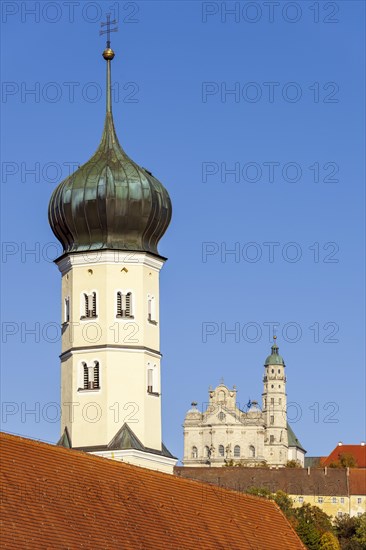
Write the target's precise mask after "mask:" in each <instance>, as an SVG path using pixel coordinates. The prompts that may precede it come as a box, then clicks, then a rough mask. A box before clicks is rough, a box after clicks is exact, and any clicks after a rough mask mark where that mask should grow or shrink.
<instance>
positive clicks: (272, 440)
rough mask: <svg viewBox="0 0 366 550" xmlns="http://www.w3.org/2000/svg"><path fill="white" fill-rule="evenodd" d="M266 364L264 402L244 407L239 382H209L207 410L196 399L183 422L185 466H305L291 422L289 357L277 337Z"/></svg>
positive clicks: (300, 446) (303, 454)
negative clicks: (281, 350)
mask: <svg viewBox="0 0 366 550" xmlns="http://www.w3.org/2000/svg"><path fill="white" fill-rule="evenodd" d="M264 369H265V370H264V377H263V393H262V408H260V407H259V405H258V403H257V402H256V401H252V402H250V403H248V406H247V410H246V411H243V410H241V409H240V407H239V405H238V403H237V399H236V396H237V390H236V387H235V386H234V387H233V388H232V389H230V388H228V387H227V386H225V384H224V383H221V384H220V385H219V386H217V387H216V388H215V389H211V388H210V390H209V400H208V405H207V408H206V410H205V411H203V412H200V411H199V410H198V408H197V404H196V403H192V408H191V409H190V410H189V411H188V412H187V414H186V417H185V420H184V425H183V428H184V431H183V433H184V458H183V464H184V465H185V466H200V467H205V466H225V465H228V466H234V465H238V464H240V465H243V466H265V465H268V466H270V467H283V466H285V465H286V463H287V462H288V461H289V460H296V461H298V462H299V463H300V464H301V466H304V457H305V452H306V451H305V450H304V449H303V447H302V445H301V444H300V442H299V441H298V439H297V438H296V436H295V434H294V432H293V431H292V429H291V427H290V425H289V424H288V422H287V412H286V409H287V396H286V374H285V362H284V360H283V358H282V357H281V355H279V353H278V346H277V343H276V337H274V343H273V346H272V349H271V354H270V355H269V356H268V357H267V359H266V360H265V364H264Z"/></svg>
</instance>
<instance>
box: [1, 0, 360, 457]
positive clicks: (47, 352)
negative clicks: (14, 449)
mask: <svg viewBox="0 0 366 550" xmlns="http://www.w3.org/2000/svg"><path fill="white" fill-rule="evenodd" d="M109 5H111V6H112V8H113V10H116V9H117V8H118V10H119V14H115V15H117V17H118V18H119V32H118V34H114V35H112V38H113V42H112V45H113V47H114V49H115V51H116V58H115V60H114V61H113V80H114V82H115V89H116V90H117V88H118V91H119V94H118V96H117V97H115V99H116V101H115V103H114V117H115V124H116V128H117V131H118V135H119V138H120V141H121V143H122V145H123V146H124V148H125V149H126V151H127V153H128V154H129V155H130V156H131V157H132V158H133V159H134V160H135V161H136V162H138V163H139V164H141V165H142V166H145V167H146V168H147V169H149V170H150V171H152V172H153V173H154V175H156V176H157V177H158V178H159V179H160V180H161V181H162V182H163V184H164V185H165V186H166V188H167V189H168V191H169V193H170V196H171V198H172V202H173V220H172V223H171V225H170V227H169V230H168V232H167V234H166V236H165V237H164V238H163V240H162V241H161V244H160V252H161V254H162V255H164V256H167V257H168V258H169V260H168V262H167V263H166V265H165V266H164V268H163V271H162V275H161V323H160V325H161V350H162V353H163V356H164V357H163V363H162V365H163V370H162V373H163V374H162V376H163V430H164V441H165V443H166V445H167V446H168V448H169V449H170V450H171V451H172V452H173V453H175V454H176V455H177V456H179V457H181V456H182V448H183V436H182V427H181V424H182V422H183V419H184V415H185V412H186V410H187V409H188V408H189V406H190V402H191V401H192V400H195V401H198V402H199V403H200V404H201V403H202V402H205V401H206V400H207V390H208V386H209V385H210V384H212V385H216V384H217V383H219V381H220V378H221V377H224V380H225V382H226V383H227V384H228V385H230V386H231V385H233V384H236V386H237V388H238V391H239V400H240V401H241V402H243V403H246V402H247V400H248V398H249V397H250V398H251V399H255V398H257V399H259V400H260V396H261V392H262V376H263V362H264V359H265V357H266V356H267V355H268V353H269V349H270V334H269V332H270V330H269V326H268V323H272V322H273V323H278V329H277V335H278V343H279V346H280V353H281V354H282V355H283V356H284V358H285V361H286V365H287V379H288V384H287V391H288V400H289V401H290V402H291V403H296V406H295V405H291V407H290V409H289V416H290V417H291V418H294V419H295V420H296V422H295V423H293V424H292V426H293V428H294V430H295V432H296V434H297V435H298V437H299V438H300V440H301V442H302V443H303V445H304V446H305V448H306V449H307V450H308V454H309V455H319V454H327V453H328V452H330V450H331V449H332V448H333V447H334V446H335V445H336V443H337V442H338V441H339V440H342V441H344V442H348V443H358V442H360V441H361V440H362V439H364V438H365V434H364V428H365V424H364V421H363V418H364V417H365V355H364V350H365V305H364V304H365V301H364V299H365V296H364V279H365V264H364V260H365V242H364V226H365V223H364V222H365V209H364V175H365V174H364V164H363V155H364V150H365V139H364V131H365V126H364V106H363V96H364V92H365V88H364V61H365V60H364V53H363V52H364V25H365V17H364V7H365V5H364V3H363V2H352V1H347V2H330V3H329V2H328V3H327V2H315V3H314V2H294V3H291V5H290V6H289V5H288V3H284V2H280V3H279V5H278V6H277V5H276V6H272V7H271V8H269V6H268V5H267V3H266V2H256V3H255V5H254V4H253V3H248V2H240V3H239V2H236V3H235V2H226V3H225V2H224V3H221V2H203V3H201V2H196V1H195V2H192V1H191V2H189V1H185V2H153V1H149V2H138V3H135V2H119V3H118V2H114V3H112V2H111V3H109V2H102V3H98V2H96V3H95V2H94V3H93V2H77V3H74V4H73V5H72V6H71V5H70V4H69V5H68V6H67V5H65V3H64V2H57V6H58V9H56V8H55V3H49V2H18V3H17V2H2V5H1V8H2V31H3V32H2V78H3V81H4V84H3V95H2V105H1V106H2V111H3V118H2V159H3V162H2V171H3V174H2V183H1V186H2V199H3V200H2V240H3V256H2V268H3V278H2V281H3V289H2V292H3V294H2V323H3V329H4V328H5V333H4V330H3V341H4V340H5V343H4V344H3V352H2V353H3V355H2V392H3V394H2V398H3V400H4V401H6V402H13V403H15V404H17V405H14V407H17V406H18V405H19V412H17V413H15V414H14V415H12V416H9V417H8V419H7V421H6V422H4V423H3V425H2V429H3V430H6V431H12V432H16V433H20V434H26V435H28V436H31V437H36V438H42V439H45V440H49V441H56V440H57V438H58V436H59V425H58V423H57V422H56V423H52V422H47V421H46V420H45V419H44V418H42V414H40V417H39V418H35V417H34V416H31V415H25V416H24V415H23V418H22V416H21V414H20V410H21V409H22V405H21V403H22V402H23V403H25V404H26V405H23V413H24V407H27V408H28V409H31V408H34V406H35V403H39V404H40V405H39V406H40V409H41V410H42V407H44V406H45V405H46V404H47V403H51V402H56V403H58V402H59V400H60V394H59V390H60V367H59V359H58V355H59V353H60V348H61V344H60V341H59V340H58V341H55V342H52V340H57V337H56V336H55V330H54V324H55V323H58V322H59V318H60V275H59V272H58V269H57V267H56V266H55V265H54V264H53V263H52V261H51V260H52V258H53V257H54V256H55V254H56V251H57V248H55V246H54V245H53V244H52V243H56V241H55V238H54V236H53V234H52V232H51V230H50V228H49V226H48V221H47V207H48V201H49V198H50V195H51V192H52V190H53V189H54V187H55V186H56V185H57V184H58V183H59V181H61V179H63V178H64V177H66V175H68V170H69V166H70V164H71V165H75V164H76V163H83V162H85V161H86V160H88V159H89V158H90V156H91V155H92V153H93V152H94V150H95V149H96V147H97V145H98V142H99V139H100V136H101V132H102V126H103V119H104V95H103V93H104V82H105V64H104V61H103V59H102V56H101V52H102V50H103V47H104V40H103V39H102V38H100V37H99V36H98V33H99V22H100V20H101V17H102V16H103V17H104V14H105V12H106V11H107V10H108V6H109ZM235 5H237V6H238V8H235ZM72 8H73V9H72ZM232 8H234V9H236V10H237V11H236V12H235V13H233V14H230V13H228V10H230V9H232ZM32 9H35V10H36V12H35V13H33V14H32V13H30V10H32ZM272 9H273V11H272ZM225 10H226V11H225ZM72 12H73V13H72ZM31 89H33V90H36V92H35V93H33V94H31V93H28V92H29V90H31ZM230 91H232V92H234V93H231V94H230V93H228V92H230ZM101 94H102V97H100V99H99V100H98V97H99V96H100V95H101ZM94 98H96V99H97V100H96V101H93V99H94ZM31 169H33V170H35V173H30V172H28V170H31ZM233 169H235V170H236V172H235V173H229V172H227V171H228V170H233ZM205 243H206V244H205ZM207 243H210V244H207ZM235 243H238V244H235ZM264 243H277V244H275V245H269V244H264ZM289 243H292V244H289ZM293 243H295V244H293ZM235 247H236V251H237V254H239V256H235V255H234V254H231V255H230V254H226V255H225V250H232V249H235ZM30 249H35V250H36V253H35V254H33V255H32V254H26V250H30ZM271 253H273V254H272V255H271ZM254 260H257V261H254ZM291 260H297V261H291ZM10 323H13V324H10ZM22 323H23V325H22ZM36 323H38V325H36ZM207 323H209V324H207ZM235 326H236V329H237V330H239V331H240V333H239V334H238V333H237V334H236V335H235V334H234V335H230V334H226V336H225V327H226V328H227V329H228V330H229V329H233V328H234V327H235ZM32 327H36V331H37V332H38V333H39V337H38V334H37V335H36V336H34V335H30V334H26V330H28V329H30V328H32ZM310 327H312V328H310ZM11 330H14V331H16V334H14V335H10V334H8V333H9V331H11ZM209 330H210V331H211V332H213V334H210V335H208V334H207V331H209ZM300 331H301V332H300ZM36 340H38V341H36ZM48 415H49V417H51V415H52V411H51V409H49V410H48ZM43 416H44V415H43Z"/></svg>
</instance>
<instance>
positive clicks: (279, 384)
mask: <svg viewBox="0 0 366 550" xmlns="http://www.w3.org/2000/svg"><path fill="white" fill-rule="evenodd" d="M273 340H274V341H273V346H272V348H271V355H269V356H268V357H267V359H266V361H265V363H264V369H265V371H264V377H263V384H264V388H263V394H262V399H263V401H262V410H263V415H264V418H265V424H266V435H265V445H264V449H265V459H266V461H267V463H268V464H269V465H274V466H283V465H284V464H286V462H287V460H288V435H287V412H286V409H287V396H286V375H285V362H284V360H283V358H282V357H281V355H279V353H278V346H277V341H276V336H274V337H273Z"/></svg>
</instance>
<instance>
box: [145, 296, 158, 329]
mask: <svg viewBox="0 0 366 550" xmlns="http://www.w3.org/2000/svg"><path fill="white" fill-rule="evenodd" d="M147 320H148V321H149V322H150V323H156V313H155V297H154V296H151V295H150V294H148V295H147Z"/></svg>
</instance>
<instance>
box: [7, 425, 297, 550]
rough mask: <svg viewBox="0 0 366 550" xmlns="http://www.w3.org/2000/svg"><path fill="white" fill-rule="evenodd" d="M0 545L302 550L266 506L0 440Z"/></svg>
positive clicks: (50, 448)
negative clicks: (0, 502)
mask: <svg viewBox="0 0 366 550" xmlns="http://www.w3.org/2000/svg"><path fill="white" fill-rule="evenodd" d="M0 443H1V458H2V468H1V478H2V484H3V511H2V523H3V525H2V529H1V534H2V548H14V549H19V548H21V549H22V550H27V549H33V548H39V549H42V548H52V549H56V550H57V549H66V548H72V549H77V548H84V549H87V548H95V549H97V548H98V549H99V548H103V550H104V549H108V550H115V549H116V548H118V549H131V550H132V549H133V550H135V549H147V548H148V549H149V550H150V549H152V550H154V549H161V548H167V549H170V548H172V549H173V548H174V549H175V548H176V549H182V550H184V549H187V550H188V549H189V550H191V548H192V547H199V548H201V549H203V550H204V549H211V548H230V549H233V550H235V549H239V548H240V549H248V550H249V549H253V550H254V549H255V550H268V548H271V550H283V549H284V548H286V550H292V549H296V550H297V549H298V550H300V549H302V550H303V549H304V548H305V547H304V546H303V545H302V543H301V541H300V539H299V538H298V536H297V534H296V533H295V532H294V530H293V529H292V527H291V526H290V524H289V523H288V521H287V520H286V518H285V517H284V516H283V514H282V512H281V511H280V510H279V508H277V506H276V505H275V504H274V503H273V502H270V501H266V500H263V499H260V498H257V497H252V496H248V495H242V494H240V493H237V492H234V491H228V490H225V489H221V488H217V487H213V486H210V485H208V484H202V483H198V482H195V481H191V480H186V479H181V478H178V477H176V476H173V475H169V474H163V473H160V472H154V471H152V470H147V469H144V468H140V467H137V466H132V465H130V464H125V463H121V462H117V461H114V460H109V459H105V458H100V457H96V456H93V455H88V454H85V453H82V452H78V451H75V450H71V449H66V448H63V447H59V446H54V445H47V444H45V443H39V442H37V441H33V440H29V439H24V438H21V437H16V436H12V435H9V434H1V436H0Z"/></svg>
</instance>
